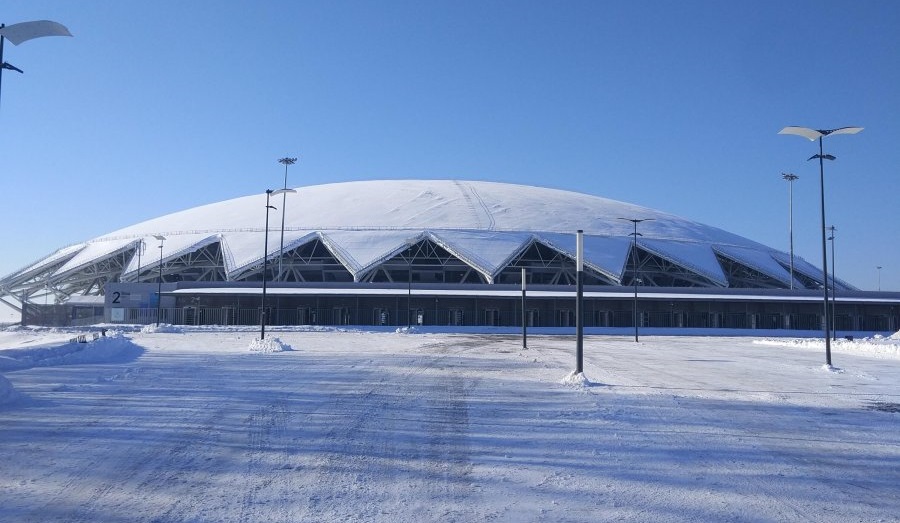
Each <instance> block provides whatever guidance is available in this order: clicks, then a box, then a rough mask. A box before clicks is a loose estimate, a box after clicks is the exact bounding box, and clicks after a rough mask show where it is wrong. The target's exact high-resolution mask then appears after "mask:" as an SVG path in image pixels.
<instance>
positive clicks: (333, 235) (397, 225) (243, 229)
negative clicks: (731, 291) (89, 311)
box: [0, 180, 821, 292]
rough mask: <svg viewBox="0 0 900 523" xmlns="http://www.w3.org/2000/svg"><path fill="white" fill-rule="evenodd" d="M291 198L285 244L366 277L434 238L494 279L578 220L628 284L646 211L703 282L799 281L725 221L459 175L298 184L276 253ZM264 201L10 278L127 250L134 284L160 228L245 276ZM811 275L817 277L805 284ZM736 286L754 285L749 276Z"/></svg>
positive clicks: (671, 257)
mask: <svg viewBox="0 0 900 523" xmlns="http://www.w3.org/2000/svg"><path fill="white" fill-rule="evenodd" d="M283 198H285V201H286V204H285V205H284V208H285V209H284V210H285V217H284V220H285V226H284V252H285V253H287V252H288V251H290V250H291V249H294V248H297V247H300V246H303V245H304V244H307V243H309V242H310V241H313V240H319V241H320V242H321V243H322V244H323V245H325V246H326V247H327V249H328V251H329V252H330V253H331V254H332V255H333V256H334V258H335V259H336V260H338V261H339V262H340V264H341V265H343V266H344V267H345V268H346V269H347V271H349V272H350V274H351V275H352V276H353V279H354V280H356V281H360V280H362V279H363V277H364V276H365V275H366V274H367V273H368V272H369V271H371V270H373V268H375V267H377V266H378V265H379V264H380V263H383V262H384V261H385V260H388V259H390V258H391V257H393V256H395V255H397V254H398V253H399V252H401V251H403V250H404V249H405V248H406V247H407V245H408V244H409V242H410V241H416V242H418V241H423V240H428V241H431V242H433V243H434V244H436V245H438V246H440V247H441V248H443V249H445V250H446V251H447V252H449V253H450V254H452V255H453V256H454V257H456V258H458V259H459V260H462V261H463V262H465V263H466V264H467V265H469V266H471V267H472V268H474V269H475V270H477V271H478V273H479V274H481V275H482V276H483V278H484V280H485V281H487V282H493V281H494V277H495V276H496V275H497V274H499V273H500V271H502V270H503V269H504V268H505V267H507V266H508V265H509V263H510V262H511V261H512V260H513V259H514V258H515V257H516V256H517V255H518V254H521V253H522V251H523V250H524V249H525V248H527V246H528V245H530V244H532V243H534V242H539V243H541V244H542V245H545V246H547V247H549V248H551V249H553V250H555V251H557V252H559V253H562V254H563V255H565V256H568V257H574V256H575V232H576V231H577V230H579V229H580V230H583V231H584V234H585V263H586V265H587V266H588V267H589V268H590V269H591V270H594V271H596V272H597V273H598V274H601V275H603V276H604V277H606V278H607V279H608V280H609V282H610V283H612V284H617V283H619V284H621V283H623V277H624V275H625V272H626V271H627V270H628V266H627V265H628V262H629V260H630V259H631V258H630V257H629V253H630V252H631V246H632V240H633V237H632V233H633V232H634V226H633V224H632V223H631V222H629V221H626V220H628V219H642V220H648V221H644V222H641V223H640V225H639V233H640V236H639V237H638V240H637V244H638V247H639V249H640V250H641V251H642V252H644V253H647V254H648V255H650V256H653V257H656V258H658V259H659V260H662V261H664V262H665V263H668V264H672V266H673V267H675V268H676V269H677V270H678V271H683V272H684V273H692V274H694V275H696V276H697V277H698V278H697V281H702V282H705V283H702V284H699V285H697V284H696V283H695V284H694V285H695V286H713V287H714V286H720V287H729V286H735V284H734V281H733V278H732V275H731V274H730V272H733V268H734V267H733V266H732V265H731V264H732V263H736V264H738V265H739V266H740V267H741V269H742V270H745V272H746V270H749V271H750V273H752V274H754V275H757V276H759V279H760V285H759V286H760V287H772V286H781V287H789V286H790V284H791V275H790V272H789V271H788V269H787V268H786V266H787V265H788V264H789V256H788V255H787V254H786V253H784V252H781V251H778V250H775V249H772V248H769V247H766V246H764V245H761V244H759V243H757V242H754V241H751V240H748V239H746V238H743V237H741V236H738V235H735V234H732V233H729V232H727V231H724V230H722V229H719V228H716V227H712V226H709V225H704V224H701V223H697V222H694V221H691V220H687V219H684V218H680V217H677V216H673V215H671V214H666V213H663V212H660V211H656V210H653V209H648V208H646V207H640V206H637V205H633V204H628V203H623V202H619V201H615V200H609V199H606V198H601V197H597V196H591V195H587V194H581V193H576V192H571V191H562V190H556V189H547V188H540V187H532V186H525V185H515V184H507V183H494V182H473V181H457V180H378V181H358V182H345V183H334V184H325V185H317V186H310V187H298V188H296V193H292V194H287V195H286V197H283V196H282V195H275V196H273V197H271V202H270V203H271V204H272V205H273V206H275V207H277V208H278V209H276V210H274V211H270V215H269V231H270V234H269V242H268V255H269V256H270V257H272V256H275V257H277V256H278V255H279V247H280V245H279V240H280V232H281V213H282V210H281V208H282V199H283ZM265 205H266V195H265V194H256V195H251V196H245V197H241V198H235V199H232V200H226V201H222V202H218V203H213V204H209V205H203V206H200V207H195V208H192V209H188V210H185V211H181V212H176V213H173V214H169V215H166V216H161V217H159V218H155V219H152V220H147V221H145V222H141V223H138V224H135V225H132V226H130V227H126V228H123V229H120V230H117V231H114V232H111V233H109V234H106V235H104V236H101V237H98V238H95V239H93V240H89V241H87V242H84V243H82V244H78V245H74V246H69V247H66V248H64V249H60V250H59V251H57V252H55V253H53V254H51V255H49V256H46V257H44V258H42V259H41V260H39V261H38V262H37V263H35V264H33V265H31V266H30V267H28V268H26V269H23V270H22V271H18V272H17V273H14V274H12V275H10V276H7V277H5V278H4V279H3V280H0V284H2V285H3V287H4V289H5V290H6V289H9V290H11V289H12V288H13V287H15V283H16V282H22V281H24V280H23V278H25V279H27V278H32V279H33V275H34V274H37V273H41V272H45V273H47V274H46V275H47V277H49V278H50V279H52V280H57V281H62V280H65V279H66V278H67V277H69V276H70V275H74V274H78V273H80V272H83V271H84V270H85V268H86V267H91V266H95V265H96V264H97V263H98V262H99V261H101V260H104V259H107V258H110V257H111V256H127V259H126V260H125V261H124V262H123V263H122V264H121V267H119V272H118V273H117V274H112V273H110V274H108V275H107V276H108V279H107V281H115V280H116V279H119V280H122V281H128V280H131V279H133V278H134V277H136V276H137V274H136V272H137V271H138V263H139V262H138V257H137V256H136V255H135V253H136V246H138V245H140V242H141V241H142V240H143V241H144V242H145V244H146V245H147V246H148V247H149V249H148V250H150V251H152V252H153V257H154V258H155V256H156V255H157V254H156V253H157V250H156V249H153V246H156V245H159V241H158V240H156V239H155V238H154V236H156V235H161V236H164V237H165V241H164V242H163V252H162V255H163V257H164V259H165V260H173V259H175V258H177V257H181V256H185V255H186V254H188V253H191V252H194V251H197V250H198V249H202V248H204V247H207V246H210V245H212V244H218V245H219V247H220V249H221V258H222V265H223V267H222V271H221V272H222V274H223V275H224V279H226V280H233V279H242V278H245V277H246V275H247V274H248V271H252V270H253V269H254V268H258V267H259V265H260V264H261V260H262V255H261V254H262V245H263V232H264V228H265V227H264V223H265V219H266V216H265V211H264V209H265ZM148 261H149V260H147V258H146V255H145V262H148ZM723 262H726V265H728V266H727V267H726V266H723ZM660 263H662V262H660ZM144 265H145V266H146V265H147V263H145V264H144ZM657 265H659V264H657ZM794 265H795V277H798V278H800V279H797V280H795V282H794V284H795V286H797V287H801V288H802V287H804V286H807V287H808V286H811V280H815V278H816V275H817V274H818V275H819V277H821V276H820V274H821V273H820V271H819V270H818V269H816V268H815V267H813V266H812V265H810V264H808V263H806V262H803V261H802V260H800V259H799V258H795V263H794ZM754 277H756V276H754ZM802 278H807V280H806V282H805V284H804V282H803V281H801V279H802ZM762 280H766V282H765V283H763V282H762ZM737 286H753V285H752V284H751V285H748V284H747V283H746V277H745V278H744V281H743V284H742V285H737ZM98 292H102V291H98Z"/></svg>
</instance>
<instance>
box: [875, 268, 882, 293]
mask: <svg viewBox="0 0 900 523" xmlns="http://www.w3.org/2000/svg"><path fill="white" fill-rule="evenodd" d="M875 268H876V269H878V290H879V291H881V265H879V266H877V267H875Z"/></svg>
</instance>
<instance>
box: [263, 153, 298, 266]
mask: <svg viewBox="0 0 900 523" xmlns="http://www.w3.org/2000/svg"><path fill="white" fill-rule="evenodd" d="M296 162H297V159H296V158H287V157H285V158H280V159H279V160H278V163H281V164H284V188H285V192H283V193H281V244H280V247H279V248H278V278H277V279H279V280H280V279H281V277H282V274H283V273H282V272H281V262H282V260H281V259H282V257H284V214H285V213H286V212H287V188H288V186H287V171H288V165H294V164H295V163H296ZM268 213H269V211H266V214H268Z"/></svg>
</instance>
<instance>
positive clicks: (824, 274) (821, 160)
mask: <svg viewBox="0 0 900 523" xmlns="http://www.w3.org/2000/svg"><path fill="white" fill-rule="evenodd" d="M819 192H820V197H821V209H822V227H821V229H822V293H823V297H824V303H825V318H824V320H825V321H824V327H825V329H824V330H825V364H826V365H828V366H831V336H829V334H830V331H831V325H830V324H831V322H830V321H829V317H828V247H827V244H826V240H825V155H824V153H823V147H822V136H819Z"/></svg>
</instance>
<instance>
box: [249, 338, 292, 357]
mask: <svg viewBox="0 0 900 523" xmlns="http://www.w3.org/2000/svg"><path fill="white" fill-rule="evenodd" d="M250 350H251V351H253V352H266V353H268V352H282V351H289V350H294V349H292V348H291V346H290V345H288V344H286V343H283V342H282V341H281V340H280V339H278V338H266V339H264V340H258V339H254V340H253V341H251V342H250Z"/></svg>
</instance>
